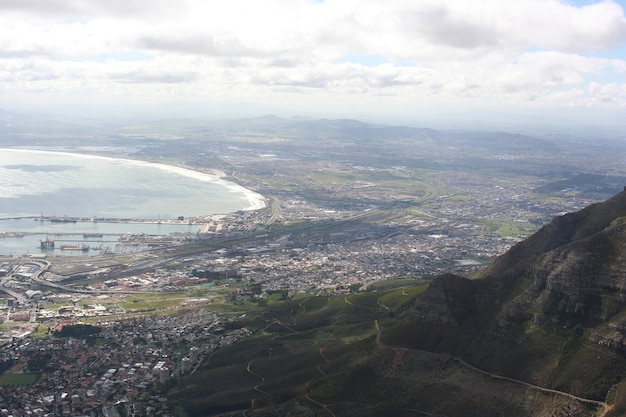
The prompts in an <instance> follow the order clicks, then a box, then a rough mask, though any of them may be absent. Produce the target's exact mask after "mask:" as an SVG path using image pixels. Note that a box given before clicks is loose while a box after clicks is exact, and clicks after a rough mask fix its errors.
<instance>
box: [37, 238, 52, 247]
mask: <svg viewBox="0 0 626 417" xmlns="http://www.w3.org/2000/svg"><path fill="white" fill-rule="evenodd" d="M39 244H40V248H41V249H46V250H49V249H54V240H52V239H50V238H48V237H47V238H45V239H41V241H40V242H39Z"/></svg>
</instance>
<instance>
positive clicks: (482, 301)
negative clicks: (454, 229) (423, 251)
mask: <svg viewBox="0 0 626 417" xmlns="http://www.w3.org/2000/svg"><path fill="white" fill-rule="evenodd" d="M414 317H415V319H416V326H417V327H416V329H417V330H416V331H418V332H420V334H421V335H422V338H421V339H420V340H424V342H420V343H418V345H420V347H426V348H429V349H433V350H437V351H443V352H446V353H452V354H456V355H460V356H463V357H464V358H466V359H468V360H470V361H472V362H473V363H475V364H477V365H481V366H483V367H486V368H489V369H492V370H494V371H498V372H503V373H507V374H512V375H513V376H515V377H520V378H522V379H527V380H532V381H533V382H538V383H543V384H546V385H552V386H560V387H562V385H563V384H568V383H569V382H568V380H567V378H570V377H574V376H575V369H574V367H575V365H576V364H579V361H586V360H588V359H589V358H590V357H592V352H593V351H595V352H597V353H598V355H596V356H597V360H598V362H602V363H601V364H599V365H598V367H597V369H596V371H597V372H595V373H594V375H593V376H591V375H586V376H585V377H581V379H582V380H585V383H584V384H583V385H585V384H589V386H586V387H585V388H583V390H585V389H587V392H588V393H589V394H590V395H596V396H601V395H603V394H602V392H603V390H604V391H606V390H607V389H608V388H609V385H610V384H612V383H615V382H616V381H619V380H620V379H621V378H622V377H623V376H624V375H626V372H625V371H624V370H626V362H624V359H623V356H624V355H626V189H625V191H623V192H621V193H620V194H618V195H616V196H614V197H613V198H611V199H609V200H607V201H605V202H602V203H597V204H593V205H590V206H589V207H587V208H585V209H584V210H581V211H579V212H576V213H571V214H566V215H564V216H560V217H557V218H555V219H554V220H553V221H552V222H551V223H549V224H547V225H546V226H544V227H543V228H542V229H540V230H539V231H538V232H537V233H536V234H535V235H533V236H531V237H530V238H528V239H526V240H525V241H523V242H521V243H519V244H518V245H516V246H515V247H513V248H512V249H511V250H510V251H508V252H507V253H506V254H504V255H502V256H501V257H499V258H498V259H497V260H496V261H495V262H494V263H493V264H492V265H491V266H489V267H488V268H486V269H485V270H484V271H482V272H481V273H479V274H478V275H477V276H476V277H473V278H472V279H469V278H462V277H458V276H454V275H450V274H448V275H442V276H439V277H437V278H435V279H434V280H433V282H432V283H431V285H430V287H429V288H428V290H427V291H426V292H425V293H424V294H423V296H421V297H419V298H418V299H417V300H416V303H415V306H414ZM433 340H436V341H437V342H435V343H433V342H432V341H433ZM426 341H428V342H426ZM600 359H601V360H600ZM600 368H602V369H603V370H602V371H600ZM605 368H606V369H605ZM607 369H608V371H606V370H607ZM607 372H608V374H610V375H608V374H607ZM594 378H595V379H594ZM602 378H604V379H602ZM598 379H602V380H601V381H599V380H598ZM591 385H593V386H594V387H595V388H592V387H591Z"/></svg>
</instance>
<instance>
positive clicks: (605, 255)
mask: <svg viewBox="0 0 626 417" xmlns="http://www.w3.org/2000/svg"><path fill="white" fill-rule="evenodd" d="M625 260H626V191H624V192H622V193H620V194H618V195H616V196H615V197H613V198H611V199H609V200H607V201H605V202H603V203H598V204H594V205H591V206H589V207H587V208H585V209H584V210H582V211H580V212H577V213H572V214H567V215H565V216H561V217H558V218H556V219H554V221H552V222H551V223H550V224H548V225H546V226H544V227H543V228H542V229H541V230H540V231H538V232H537V233H536V234H535V235H533V236H532V237H530V238H529V239H527V240H525V241H524V242H521V243H519V244H518V245H516V246H515V247H514V248H512V249H511V250H510V251H509V252H507V253H506V254H504V255H502V256H501V257H500V258H498V259H497V260H496V261H495V262H494V263H493V264H492V265H491V266H489V267H488V268H486V269H485V270H484V271H482V272H481V273H480V274H478V276H476V277H474V278H473V279H469V278H464V277H460V276H456V275H452V274H446V275H441V276H439V277H437V278H435V279H434V280H433V281H432V282H431V283H430V285H429V286H428V288H427V289H426V288H425V287H424V286H422V287H418V286H416V287H403V288H396V289H389V290H385V291H379V292H370V293H362V294H355V295H350V296H347V297H308V298H305V299H299V300H291V301H285V302H283V303H276V304H273V305H271V306H270V307H268V308H266V309H262V310H259V311H258V312H257V314H256V315H255V314H248V315H247V316H246V317H245V319H242V320H243V321H242V323H241V325H242V326H243V325H245V326H246V327H247V328H249V329H252V330H253V333H254V335H255V336H254V337H251V338H249V339H246V340H244V341H241V342H238V343H235V344H234V345H232V346H229V347H226V348H223V349H218V350H217V351H215V352H214V353H213V354H212V355H211V356H210V357H209V358H208V359H207V360H206V361H205V362H204V363H203V364H202V365H201V366H200V367H199V368H198V371H197V372H196V373H194V374H193V375H189V376H187V377H184V378H182V379H180V380H179V381H177V382H176V383H175V384H174V385H172V386H170V387H166V388H169V392H168V396H169V397H170V398H171V399H172V401H173V402H174V403H177V404H178V405H179V407H180V409H182V410H184V412H185V414H186V415H187V416H190V417H194V416H218V415H231V416H244V415H247V416H256V417H260V416H274V415H288V416H292V417H296V416H314V415H329V416H331V415H334V416H342V417H345V416H381V417H382V416H428V415H431V416H432V415H445V416H448V417H454V416H459V417H461V416H462V417H467V416H494V417H497V416H507V417H508V416H519V417H528V416H533V417H536V416H545V417H560V416H563V417H564V416H579V417H583V416H606V417H615V416H619V415H626V382H623V381H626V262H624V261H625ZM609 404H610V406H609ZM611 408H612V409H611Z"/></svg>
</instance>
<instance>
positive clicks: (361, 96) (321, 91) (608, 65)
mask: <svg viewBox="0 0 626 417" xmlns="http://www.w3.org/2000/svg"><path fill="white" fill-rule="evenodd" d="M625 9H626V0H622V1H614V0H604V1H597V0H595V1H594V0H561V1H559V0H472V1H468V0H324V1H314V0H220V1H216V0H177V1H172V0H149V1H148V0H0V108H2V109H5V110H13V109H20V110H23V109H37V110H41V109H55V108H71V107H72V106H76V107H78V108H85V107H90V106H92V107H93V106H105V105H108V106H114V107H116V108H118V109H120V111H123V109H124V108H129V109H130V108H131V107H137V106H143V107H144V108H150V107H151V106H157V105H160V104H161V103H174V104H176V105H177V106H179V107H178V108H180V109H187V108H191V107H193V106H195V107H196V108H200V109H202V108H203V106H205V107H204V108H206V109H209V108H210V109H214V108H215V106H213V107H211V106H209V105H208V104H210V103H213V104H215V103H218V104H219V105H223V107H224V108H225V109H227V108H228V109H235V108H237V106H240V108H247V109H252V108H253V109H255V111H256V109H259V108H262V107H266V108H267V109H268V110H269V111H267V112H265V113H270V112H274V113H280V112H281V111H283V112H284V113H286V115H288V114H296V113H298V114H309V115H315V116H330V117H359V116H363V115H365V116H367V115H375V114H377V115H386V116H389V117H396V118H398V119H400V118H407V119H408V118H411V117H418V116H419V115H423V114H437V113H441V114H444V113H448V114H459V113H462V112H466V113H467V112H476V113H480V112H482V111H491V112H493V111H498V112H503V111H504V112H531V113H532V112H535V113H538V114H544V115H550V114H586V115H595V114H603V115H605V116H606V115H615V114H619V113H618V112H620V111H621V112H623V113H624V114H626V18H625V16H624V14H625ZM576 112H578V113H576ZM261 113H263V112H261Z"/></svg>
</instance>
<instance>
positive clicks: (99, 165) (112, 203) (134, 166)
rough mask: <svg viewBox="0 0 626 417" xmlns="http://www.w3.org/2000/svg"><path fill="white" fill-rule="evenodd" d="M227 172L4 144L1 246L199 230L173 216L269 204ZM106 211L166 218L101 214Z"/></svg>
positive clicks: (1, 250)
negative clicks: (70, 220) (62, 237)
mask: <svg viewBox="0 0 626 417" xmlns="http://www.w3.org/2000/svg"><path fill="white" fill-rule="evenodd" d="M219 174H220V173H219V172H217V171H216V172H215V173H214V174H207V173H203V172H198V171H194V170H189V169H185V168H180V167H175V166H171V165H165V164H155V163H149V162H144V161H138V160H131V159H121V158H108V157H101V156H90V155H82V154H72V153H61V152H49V151H39V150H21V149H19V150H18V149H0V236H1V237H0V254H15V255H19V254H25V253H38V252H39V240H40V239H42V238H45V237H46V236H48V235H55V234H59V235H60V234H64V233H71V234H74V235H75V236H74V237H69V238H68V239H74V238H75V240H80V239H83V235H84V234H91V235H98V234H103V235H106V234H109V233H115V234H121V233H145V234H157V235H166V234H169V233H172V232H196V231H197V230H198V228H199V226H193V225H188V224H184V223H180V224H175V225H172V224H166V221H167V220H170V219H177V218H179V217H184V218H185V219H186V218H188V217H197V216H205V215H211V214H219V213H232V212H235V211H238V210H251V209H258V208H262V207H264V206H265V200H264V199H263V197H262V196H261V195H260V194H257V193H255V192H253V191H251V190H248V189H246V188H244V187H242V186H240V185H238V184H235V183H232V182H228V181H225V180H223V179H221V178H220V175H219ZM41 216H44V217H56V218H58V219H68V218H74V217H76V218H79V217H80V218H90V219H94V221H93V222H77V223H52V222H49V221H43V222H42V221H39V219H38V217H41ZM19 218H21V219H19ZM103 218H117V219H121V218H124V219H154V220H158V219H161V220H162V221H163V223H162V224H156V223H153V224H136V223H133V224H128V223H105V222H100V221H98V219H103ZM3 232H4V233H3ZM11 233H26V235H25V236H23V237H10V236H11V235H10V234H11ZM109 240H110V238H109ZM104 243H106V242H98V241H95V242H94V241H91V244H93V245H96V244H97V245H103V244H104ZM109 243H110V242H109ZM107 244H108V243H107ZM90 252H91V253H93V252H94V251H90Z"/></svg>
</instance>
